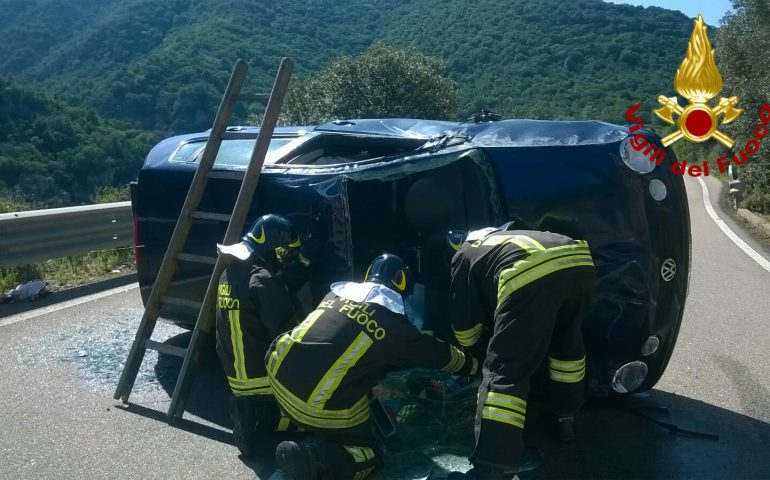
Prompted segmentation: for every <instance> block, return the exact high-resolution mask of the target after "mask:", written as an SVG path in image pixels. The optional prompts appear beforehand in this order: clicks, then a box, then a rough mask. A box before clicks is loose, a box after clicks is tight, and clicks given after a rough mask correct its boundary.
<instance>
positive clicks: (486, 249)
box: [450, 230, 593, 356]
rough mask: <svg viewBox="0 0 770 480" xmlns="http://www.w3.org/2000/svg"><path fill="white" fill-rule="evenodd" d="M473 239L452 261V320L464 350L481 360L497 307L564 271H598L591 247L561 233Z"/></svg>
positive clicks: (499, 234) (507, 234)
mask: <svg viewBox="0 0 770 480" xmlns="http://www.w3.org/2000/svg"><path fill="white" fill-rule="evenodd" d="M474 233H476V234H477V235H475V236H479V237H481V238H478V239H476V238H474ZM468 238H469V241H466V242H465V243H463V245H462V247H461V248H460V250H459V251H458V252H457V253H456V254H455V256H454V257H453V258H452V283H451V287H450V290H451V296H452V310H451V317H450V318H451V322H452V329H453V330H454V334H455V337H456V338H457V341H458V342H459V343H460V345H462V346H464V347H466V348H469V349H471V351H472V352H473V353H475V354H476V355H480V356H483V351H484V348H486V342H482V341H480V340H481V339H482V337H483V336H484V333H485V330H486V331H487V334H488V333H489V331H490V330H491V328H490V327H491V325H490V323H491V322H492V319H493V314H494V312H495V310H496V308H497V307H498V305H499V304H501V303H502V302H503V301H505V300H506V299H507V298H508V297H510V296H511V295H512V294H513V293H514V292H515V291H517V290H518V289H520V288H521V287H523V286H525V285H528V284H530V283H532V282H534V281H536V280H538V279H540V278H542V277H544V276H546V275H548V274H550V273H553V272H556V271H559V270H562V269H565V268H572V267H581V266H591V267H593V260H592V259H591V253H590V251H589V249H588V244H587V243H586V242H584V241H582V240H573V239H571V238H569V237H566V236H564V235H559V234H557V233H551V232H537V231H529V230H517V231H499V230H498V231H494V232H492V233H489V234H487V235H478V232H471V233H469V234H468Z"/></svg>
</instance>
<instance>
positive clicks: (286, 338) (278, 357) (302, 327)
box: [267, 308, 325, 374]
mask: <svg viewBox="0 0 770 480" xmlns="http://www.w3.org/2000/svg"><path fill="white" fill-rule="evenodd" d="M324 311H325V310H323V309H320V308H319V309H318V310H315V311H313V312H311V313H310V315H308V316H307V318H305V320H304V321H303V322H302V323H300V324H299V325H297V326H296V327H295V328H294V330H292V331H291V332H289V333H285V334H284V335H283V336H282V337H280V338H279V339H278V341H277V342H276V345H275V350H274V351H273V352H272V353H271V354H270V359H269V360H268V363H267V369H268V370H269V371H271V372H273V374H275V372H277V371H278V368H280V366H281V362H283V359H284V358H286V354H288V353H289V350H291V347H292V345H294V344H295V343H296V342H300V341H302V337H304V336H305V334H306V333H307V331H308V330H309V329H310V327H312V326H313V324H314V323H315V321H316V320H318V317H320V316H321V314H323V313H324Z"/></svg>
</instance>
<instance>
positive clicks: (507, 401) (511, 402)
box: [484, 392, 527, 413]
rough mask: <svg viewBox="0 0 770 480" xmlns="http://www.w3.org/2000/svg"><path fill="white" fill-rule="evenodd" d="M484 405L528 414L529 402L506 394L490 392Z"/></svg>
mask: <svg viewBox="0 0 770 480" xmlns="http://www.w3.org/2000/svg"><path fill="white" fill-rule="evenodd" d="M484 405H492V406H496V407H504V408H508V409H511V410H515V411H517V412H521V413H527V401H526V400H522V399H521V398H519V397H514V396H513V395H506V394H504V393H497V392H489V393H487V398H486V400H485V401H484Z"/></svg>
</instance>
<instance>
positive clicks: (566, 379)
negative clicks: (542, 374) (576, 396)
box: [548, 370, 586, 383]
mask: <svg viewBox="0 0 770 480" xmlns="http://www.w3.org/2000/svg"><path fill="white" fill-rule="evenodd" d="M548 375H549V376H550V377H551V380H553V381H554V382H562V383H578V382H580V381H582V380H583V378H585V376H586V371H585V370H580V371H579V372H570V373H566V372H559V371H557V370H549V371H548Z"/></svg>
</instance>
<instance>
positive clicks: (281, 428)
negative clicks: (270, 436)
mask: <svg viewBox="0 0 770 480" xmlns="http://www.w3.org/2000/svg"><path fill="white" fill-rule="evenodd" d="M290 426H291V420H289V417H287V416H286V415H284V413H283V412H281V419H280V420H278V426H277V427H275V431H276V432H285V431H286V430H288V429H289V427H290Z"/></svg>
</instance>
